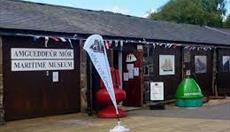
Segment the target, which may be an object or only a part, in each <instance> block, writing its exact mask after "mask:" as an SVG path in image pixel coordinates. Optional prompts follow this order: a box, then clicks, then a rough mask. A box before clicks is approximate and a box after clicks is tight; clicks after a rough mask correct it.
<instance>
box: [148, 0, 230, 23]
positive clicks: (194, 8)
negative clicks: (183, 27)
mask: <svg viewBox="0 0 230 132" xmlns="http://www.w3.org/2000/svg"><path fill="white" fill-rule="evenodd" d="M225 13H226V9H225V0H170V1H169V2H168V3H167V4H166V5H164V6H163V7H161V8H160V9H159V10H158V11H157V12H156V13H152V14H150V16H149V18H151V19H154V20H164V21H172V22H177V23H189V24H197V25H208V26H215V27H222V26H223V21H222V20H223V17H222V16H224V15H225Z"/></svg>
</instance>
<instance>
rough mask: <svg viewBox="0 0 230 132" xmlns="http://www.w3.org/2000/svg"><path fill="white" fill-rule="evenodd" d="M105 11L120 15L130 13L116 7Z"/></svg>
mask: <svg viewBox="0 0 230 132" xmlns="http://www.w3.org/2000/svg"><path fill="white" fill-rule="evenodd" d="M106 11H111V12H114V13H121V14H129V13H130V11H129V10H128V9H126V8H121V7H119V6H117V5H115V6H113V7H112V8H110V9H106Z"/></svg>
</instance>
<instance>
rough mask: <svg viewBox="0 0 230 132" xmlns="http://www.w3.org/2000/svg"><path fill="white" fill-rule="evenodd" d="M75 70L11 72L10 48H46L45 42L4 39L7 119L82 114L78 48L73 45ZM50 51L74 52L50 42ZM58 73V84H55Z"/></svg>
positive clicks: (22, 38)
mask: <svg viewBox="0 0 230 132" xmlns="http://www.w3.org/2000/svg"><path fill="white" fill-rule="evenodd" d="M73 45H74V46H73V49H74V70H66V71H62V70H57V71H17V72H16V71H14V72H12V71H11V53H10V52H11V48H46V47H44V40H43V39H39V40H37V41H36V42H34V40H33V38H31V37H3V64H4V65H3V71H4V73H3V78H4V107H5V119H6V120H15V119H24V118H32V117H38V116H45V115H54V114H61V113H71V112H79V111H80V81H79V79H80V74H79V69H80V67H79V60H80V59H79V45H78V42H73ZM48 48H52V49H56V48H58V49H72V48H71V46H70V45H69V44H68V43H63V42H55V41H54V40H49V43H48ZM53 72H58V76H59V77H58V78H59V79H58V80H59V81H58V82H53V79H52V78H53Z"/></svg>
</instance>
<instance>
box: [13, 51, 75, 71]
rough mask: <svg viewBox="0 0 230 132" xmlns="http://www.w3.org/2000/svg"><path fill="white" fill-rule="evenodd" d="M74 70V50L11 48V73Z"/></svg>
mask: <svg viewBox="0 0 230 132" xmlns="http://www.w3.org/2000/svg"><path fill="white" fill-rule="evenodd" d="M73 69H74V51H73V49H32V48H11V71H42V70H73Z"/></svg>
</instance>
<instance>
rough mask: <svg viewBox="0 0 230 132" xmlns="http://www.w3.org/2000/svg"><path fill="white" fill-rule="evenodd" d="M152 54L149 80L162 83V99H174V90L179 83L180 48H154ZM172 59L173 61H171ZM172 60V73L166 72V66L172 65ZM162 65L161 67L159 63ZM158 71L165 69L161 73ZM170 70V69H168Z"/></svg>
mask: <svg viewBox="0 0 230 132" xmlns="http://www.w3.org/2000/svg"><path fill="white" fill-rule="evenodd" d="M151 52H152V56H153V57H152V59H153V63H152V64H153V65H152V70H151V72H150V74H151V75H150V76H149V79H150V81H153V82H163V83H164V99H165V100H168V99H173V98H174V97H175V93H176V88H177V86H178V85H179V83H180V81H181V75H182V70H181V64H182V63H181V58H182V57H181V55H182V54H181V48H180V47H175V48H164V47H156V48H154V49H153V50H151ZM173 58H174V59H173ZM173 60H174V67H175V69H174V72H172V71H169V72H168V71H167V67H168V66H167V65H173ZM160 62H161V63H162V65H161V67H160V64H159V63H160ZM160 69H165V71H162V70H160ZM170 70H172V69H170Z"/></svg>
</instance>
